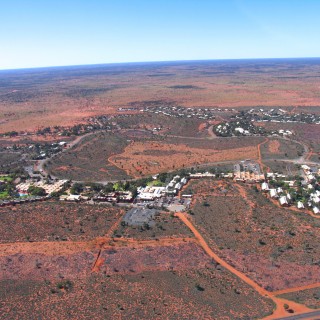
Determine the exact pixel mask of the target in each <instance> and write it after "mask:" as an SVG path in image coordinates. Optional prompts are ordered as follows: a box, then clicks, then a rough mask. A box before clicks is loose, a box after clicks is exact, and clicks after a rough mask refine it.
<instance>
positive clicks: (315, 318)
mask: <svg viewBox="0 0 320 320" xmlns="http://www.w3.org/2000/svg"><path fill="white" fill-rule="evenodd" d="M300 319H305V320H307V319H308V320H320V310H316V311H312V312H308V313H304V314H300V315H299V314H298V315H295V316H289V317H285V318H278V319H277V320H300Z"/></svg>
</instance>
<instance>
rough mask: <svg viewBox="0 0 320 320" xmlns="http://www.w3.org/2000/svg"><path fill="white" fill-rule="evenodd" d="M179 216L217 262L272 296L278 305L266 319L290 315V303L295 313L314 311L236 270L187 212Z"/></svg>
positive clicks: (261, 292)
mask: <svg viewBox="0 0 320 320" xmlns="http://www.w3.org/2000/svg"><path fill="white" fill-rule="evenodd" d="M175 215H176V216H177V217H178V218H180V219H181V221H182V222H183V223H185V224H186V226H187V227H188V228H189V229H190V230H191V231H192V232H193V234H194V235H195V237H196V239H197V240H198V242H199V244H200V245H201V247H202V248H203V250H204V251H205V252H206V253H207V254H208V255H209V256H210V257H211V258H213V259H214V260H215V261H216V262H218V263H219V264H220V265H221V266H223V267H224V268H226V269H227V270H229V271H230V272H232V273H233V274H234V275H236V276H237V277H238V278H240V279H241V280H242V281H244V282H245V283H247V284H248V285H249V286H251V287H252V288H253V289H254V290H256V291H257V292H258V293H259V294H261V295H262V296H265V297H268V298H270V299H271V300H272V301H273V302H274V303H275V305H276V309H275V311H274V313H273V314H272V315H271V316H268V317H266V318H265V319H268V320H272V319H277V318H279V317H285V316H289V314H288V312H287V311H286V309H285V307H284V305H288V306H289V308H287V309H291V310H293V311H294V313H295V314H303V313H306V312H310V311H312V309H310V308H307V307H306V306H304V305H301V304H298V303H295V302H292V301H289V300H285V299H281V298H277V297H275V296H274V295H273V294H272V293H270V292H269V291H267V290H265V289H264V288H262V287H260V286H259V285H258V284H257V283H255V282H254V281H253V280H251V279H250V278H248V277H247V276H246V275H245V274H243V273H242V272H240V271H238V270H236V269H235V268H234V267H232V266H231V265H230V264H228V263H227V262H226V261H225V260H223V259H221V258H220V257H219V256H218V255H216V254H215V253H214V252H213V251H212V250H211V249H210V247H209V246H208V244H207V243H206V241H205V240H204V238H203V237H202V236H201V234H200V233H199V231H198V230H197V229H196V227H195V226H194V225H193V224H192V222H191V221H190V220H189V219H188V217H187V216H186V214H184V213H181V212H178V213H176V214H175Z"/></svg>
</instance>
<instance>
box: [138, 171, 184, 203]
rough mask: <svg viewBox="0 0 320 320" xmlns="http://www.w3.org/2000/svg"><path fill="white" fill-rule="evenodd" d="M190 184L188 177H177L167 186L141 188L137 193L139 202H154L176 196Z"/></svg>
mask: <svg viewBox="0 0 320 320" xmlns="http://www.w3.org/2000/svg"><path fill="white" fill-rule="evenodd" d="M187 182H188V180H187V178H186V177H182V178H181V177H180V176H178V175H177V176H175V177H173V179H172V180H171V181H170V182H169V183H168V184H167V185H166V186H153V185H150V186H146V187H139V188H138V190H137V192H138V195H137V200H141V201H154V200H156V199H160V198H161V197H163V196H175V195H177V194H178V192H179V191H180V190H181V189H182V187H183V186H184V185H185V184H186V183H187Z"/></svg>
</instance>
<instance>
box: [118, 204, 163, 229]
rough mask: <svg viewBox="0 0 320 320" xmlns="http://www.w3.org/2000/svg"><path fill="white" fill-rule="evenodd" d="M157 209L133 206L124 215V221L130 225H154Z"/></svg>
mask: <svg viewBox="0 0 320 320" xmlns="http://www.w3.org/2000/svg"><path fill="white" fill-rule="evenodd" d="M156 215H157V210H155V209H147V208H132V209H131V210H129V211H128V212H127V213H126V214H125V216H124V217H123V221H124V222H125V223H126V224H127V225H129V226H143V225H145V224H147V225H149V226H153V225H154V224H155V222H154V218H155V217H156Z"/></svg>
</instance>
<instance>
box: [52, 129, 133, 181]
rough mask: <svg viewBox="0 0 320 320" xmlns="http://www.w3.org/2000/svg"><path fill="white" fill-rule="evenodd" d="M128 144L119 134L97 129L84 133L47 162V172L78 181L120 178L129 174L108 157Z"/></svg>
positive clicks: (124, 177)
mask: <svg viewBox="0 0 320 320" xmlns="http://www.w3.org/2000/svg"><path fill="white" fill-rule="evenodd" d="M128 144H129V142H128V140H127V138H126V137H123V136H122V135H120V134H112V133H106V132H99V133H96V134H93V135H90V136H87V137H85V138H84V139H82V141H81V142H80V143H79V144H77V145H75V146H74V147H73V148H71V149H69V150H68V151H66V152H63V153H61V154H59V155H57V156H55V157H54V158H53V159H51V160H50V161H49V162H48V165H47V168H48V171H49V172H50V174H52V175H53V176H56V177H59V178H63V179H73V180H80V181H83V180H84V181H105V180H121V179H126V178H128V175H127V174H126V172H125V171H124V170H122V168H121V167H117V166H114V165H113V164H112V163H110V162H108V158H109V157H110V156H112V155H114V154H118V153H121V152H122V151H123V149H124V148H125V147H126V146H127V145H128Z"/></svg>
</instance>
